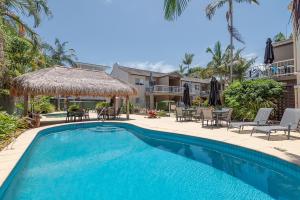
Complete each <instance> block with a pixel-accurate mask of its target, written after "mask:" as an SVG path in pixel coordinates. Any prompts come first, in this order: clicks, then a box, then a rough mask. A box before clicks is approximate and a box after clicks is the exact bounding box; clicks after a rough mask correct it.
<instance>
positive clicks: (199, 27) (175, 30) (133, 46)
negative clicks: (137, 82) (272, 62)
mask: <svg viewBox="0 0 300 200" xmlns="http://www.w3.org/2000/svg"><path fill="white" fill-rule="evenodd" d="M210 1H211V0H192V1H191V2H190V3H189V5H188V8H187V9H186V10H185V12H184V13H183V14H182V16H180V17H179V18H178V19H177V20H175V21H171V22H170V21H166V20H165V19H164V14H163V3H164V0H76V1H74V0H48V3H49V6H50V9H51V10H52V12H53V17H52V18H50V19H47V18H45V17H44V18H43V21H42V24H41V25H40V26H39V27H38V28H37V29H36V31H37V32H38V33H39V35H40V36H41V38H42V39H43V40H44V41H46V42H48V43H50V44H53V43H54V39H55V38H59V39H60V41H67V42H69V44H68V46H69V48H73V49H75V50H76V54H77V57H78V61H80V62H87V63H93V64H103V65H109V66H112V65H113V64H114V63H116V62H117V63H119V64H121V65H125V66H129V67H136V68H142V69H149V70H154V71H161V72H169V71H173V70H176V69H177V68H178V65H179V64H180V63H181V62H182V58H183V57H184V54H185V53H193V54H195V57H194V61H193V64H192V66H196V65H198V66H199V65H200V66H205V65H206V64H207V63H208V62H209V60H210V58H211V55H210V54H208V53H206V48H207V47H213V46H214V44H215V43H216V42H217V41H221V43H222V45H223V47H224V48H225V47H226V46H227V45H228V44H229V35H228V32H227V23H226V19H225V12H226V9H227V6H225V7H224V8H222V9H220V10H218V11H217V12H216V15H215V16H214V18H213V20H211V21H209V20H208V19H207V18H206V16H205V7H206V5H207V4H208V3H209V2H210ZM288 3H289V0H260V5H259V6H257V5H249V4H237V3H236V4H235V5H234V24H235V27H236V28H237V29H238V30H239V32H240V33H241V35H242V36H243V39H244V41H245V42H246V43H245V45H242V44H239V43H238V42H235V45H236V46H237V47H239V48H245V50H244V56H246V57H249V58H250V57H257V63H260V62H261V61H262V58H263V54H264V47H265V42H266V39H267V38H268V37H271V38H273V37H274V35H275V34H277V33H278V32H283V33H284V34H286V35H289V34H290V32H291V23H290V12H289V11H288V9H287V6H288ZM29 23H30V22H29Z"/></svg>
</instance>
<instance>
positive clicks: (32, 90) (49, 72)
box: [11, 66, 137, 97]
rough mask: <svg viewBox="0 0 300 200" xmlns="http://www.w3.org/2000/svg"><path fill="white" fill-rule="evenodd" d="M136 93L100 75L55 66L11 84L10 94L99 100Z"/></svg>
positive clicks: (126, 86) (111, 78)
mask: <svg viewBox="0 0 300 200" xmlns="http://www.w3.org/2000/svg"><path fill="white" fill-rule="evenodd" d="M136 93H137V91H136V89H135V88H134V87H133V86H131V85H129V84H127V83H125V82H122V81H120V80H118V79H115V78H113V77H111V76H110V75H108V74H107V73H105V72H104V71H95V70H86V69H79V68H68V67H61V66H56V67H52V68H45V69H40V70H37V71H34V72H31V73H27V74H24V75H21V76H18V77H16V78H15V79H13V81H12V87H11V94H12V95H14V96H21V95H26V94H27V95H33V96H36V95H49V96H58V95H61V96H101V97H113V96H120V97H128V96H133V95H136Z"/></svg>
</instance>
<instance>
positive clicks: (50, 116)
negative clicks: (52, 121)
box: [44, 113, 67, 118]
mask: <svg viewBox="0 0 300 200" xmlns="http://www.w3.org/2000/svg"><path fill="white" fill-rule="evenodd" d="M44 116H45V117H47V118H62V117H66V116H67V113H49V114H44Z"/></svg>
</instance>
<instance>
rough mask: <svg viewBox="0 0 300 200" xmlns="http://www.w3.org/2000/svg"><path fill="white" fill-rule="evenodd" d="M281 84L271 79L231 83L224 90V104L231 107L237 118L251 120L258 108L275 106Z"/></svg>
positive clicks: (279, 94)
mask: <svg viewBox="0 0 300 200" xmlns="http://www.w3.org/2000/svg"><path fill="white" fill-rule="evenodd" d="M282 93H283V85H282V84H281V83H279V82H276V81H274V80H271V79H257V80H249V81H242V82H239V81H237V82H234V83H232V84H231V85H230V86H229V87H228V88H227V89H226V90H225V91H224V97H225V105H226V106H228V107H231V108H233V110H234V117H235V118H237V119H247V120H253V119H254V117H255V116H256V113H257V111H258V109H259V108H262V107H273V108H276V103H277V99H278V97H280V96H281V95H282Z"/></svg>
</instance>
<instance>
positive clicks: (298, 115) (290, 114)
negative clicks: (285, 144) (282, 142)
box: [251, 108, 300, 140]
mask: <svg viewBox="0 0 300 200" xmlns="http://www.w3.org/2000/svg"><path fill="white" fill-rule="evenodd" d="M299 121H300V109H294V108H287V109H285V111H284V113H283V116H282V118H281V121H280V124H279V125H276V126H260V127H254V128H253V130H252V133H251V135H252V134H253V133H255V132H263V133H266V134H268V140H270V135H271V132H272V131H274V132H276V131H284V132H285V133H286V132H288V139H290V132H291V131H296V130H297V128H298V124H299Z"/></svg>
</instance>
